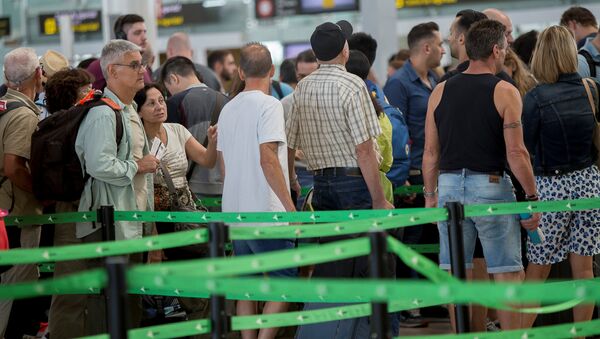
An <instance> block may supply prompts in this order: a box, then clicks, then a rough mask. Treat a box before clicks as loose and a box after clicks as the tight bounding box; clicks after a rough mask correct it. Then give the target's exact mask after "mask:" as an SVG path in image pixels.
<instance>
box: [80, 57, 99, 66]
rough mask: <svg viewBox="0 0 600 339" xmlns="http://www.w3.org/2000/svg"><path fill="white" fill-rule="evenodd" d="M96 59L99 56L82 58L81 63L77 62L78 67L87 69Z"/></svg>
mask: <svg viewBox="0 0 600 339" xmlns="http://www.w3.org/2000/svg"><path fill="white" fill-rule="evenodd" d="M96 60H98V58H87V59H85V60H81V61H80V62H79V64H77V68H83V69H87V68H88V67H89V66H90V64H91V63H92V62H94V61H96Z"/></svg>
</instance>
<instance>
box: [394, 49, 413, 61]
mask: <svg viewBox="0 0 600 339" xmlns="http://www.w3.org/2000/svg"><path fill="white" fill-rule="evenodd" d="M409 58H410V51H409V50H408V49H401V50H399V51H398V53H396V60H398V61H406V60H408V59H409Z"/></svg>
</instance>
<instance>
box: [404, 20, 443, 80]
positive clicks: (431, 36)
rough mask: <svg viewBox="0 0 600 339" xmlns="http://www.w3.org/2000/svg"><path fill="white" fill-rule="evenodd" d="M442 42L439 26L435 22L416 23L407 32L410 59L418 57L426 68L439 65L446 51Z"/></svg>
mask: <svg viewBox="0 0 600 339" xmlns="http://www.w3.org/2000/svg"><path fill="white" fill-rule="evenodd" d="M443 43H444V41H443V40H442V35H441V34H440V27H439V26H438V24H436V23H435V22H426V23H422V24H418V25H416V26H414V27H413V28H412V29H411V30H410V32H408V48H409V50H410V56H411V59H413V58H414V59H420V61H422V62H424V64H425V65H426V66H427V68H428V69H432V68H436V67H438V66H440V64H441V61H442V56H443V55H444V54H445V53H446V51H445V50H444V47H443V46H442V45H443Z"/></svg>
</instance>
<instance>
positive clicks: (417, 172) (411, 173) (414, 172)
mask: <svg viewBox="0 0 600 339" xmlns="http://www.w3.org/2000/svg"><path fill="white" fill-rule="evenodd" d="M421 174H423V172H421V170H420V169H411V170H409V171H408V175H409V176H411V177H413V176H417V175H421Z"/></svg>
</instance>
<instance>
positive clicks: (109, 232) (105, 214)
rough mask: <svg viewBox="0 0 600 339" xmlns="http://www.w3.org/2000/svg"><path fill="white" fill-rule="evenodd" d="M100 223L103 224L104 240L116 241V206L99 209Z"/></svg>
mask: <svg viewBox="0 0 600 339" xmlns="http://www.w3.org/2000/svg"><path fill="white" fill-rule="evenodd" d="M96 220H98V222H100V223H101V224H102V240H104V241H111V240H115V208H114V206H112V205H111V206H100V208H99V209H98V217H97V218H96Z"/></svg>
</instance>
